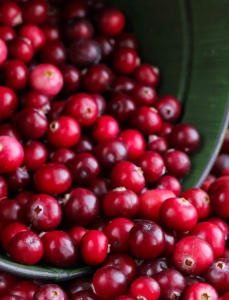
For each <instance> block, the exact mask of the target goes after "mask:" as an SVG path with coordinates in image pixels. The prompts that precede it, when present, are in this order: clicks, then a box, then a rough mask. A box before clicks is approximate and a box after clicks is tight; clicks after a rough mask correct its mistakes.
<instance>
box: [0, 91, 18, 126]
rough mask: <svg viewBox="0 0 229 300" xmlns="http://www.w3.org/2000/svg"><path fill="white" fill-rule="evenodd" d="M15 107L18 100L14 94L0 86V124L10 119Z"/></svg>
mask: <svg viewBox="0 0 229 300" xmlns="http://www.w3.org/2000/svg"><path fill="white" fill-rule="evenodd" d="M17 106H18V98H17V95H16V94H15V92H14V91H13V90H12V89H10V88H8V87H6V86H0V122H1V121H3V120H6V119H8V118H9V117H11V116H12V115H13V113H14V112H15V110H16V109H17Z"/></svg>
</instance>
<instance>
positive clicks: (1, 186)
mask: <svg viewBox="0 0 229 300" xmlns="http://www.w3.org/2000/svg"><path fill="white" fill-rule="evenodd" d="M7 195H8V187H7V184H6V181H5V179H4V178H3V177H2V176H0V201H1V199H3V198H7Z"/></svg>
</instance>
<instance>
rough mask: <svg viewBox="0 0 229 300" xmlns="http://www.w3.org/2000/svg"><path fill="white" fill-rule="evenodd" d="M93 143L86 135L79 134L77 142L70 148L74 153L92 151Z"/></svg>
mask: <svg viewBox="0 0 229 300" xmlns="http://www.w3.org/2000/svg"><path fill="white" fill-rule="evenodd" d="M93 149H94V144H93V142H92V140H91V139H90V138H89V137H88V136H87V135H81V137H80V139H79V141H78V143H77V144H76V145H75V146H74V147H73V148H72V150H73V151H74V153H75V154H80V153H84V152H88V153H92V151H93Z"/></svg>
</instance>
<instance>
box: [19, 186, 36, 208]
mask: <svg viewBox="0 0 229 300" xmlns="http://www.w3.org/2000/svg"><path fill="white" fill-rule="evenodd" d="M34 194H35V193H34V191H30V190H24V191H21V192H19V193H18V194H17V195H16V196H15V199H16V200H17V203H18V204H19V205H20V206H21V207H23V208H24V205H25V204H26V203H27V201H29V199H30V198H31V197H32V196H33V195H34Z"/></svg>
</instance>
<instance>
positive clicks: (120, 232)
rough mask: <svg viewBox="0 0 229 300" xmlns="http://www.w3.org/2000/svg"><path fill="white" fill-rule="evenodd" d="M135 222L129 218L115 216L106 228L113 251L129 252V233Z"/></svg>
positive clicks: (111, 250) (105, 231)
mask: <svg viewBox="0 0 229 300" xmlns="http://www.w3.org/2000/svg"><path fill="white" fill-rule="evenodd" d="M133 226H134V223H133V222H132V221H131V220H130V219H127V218H115V219H113V220H112V221H110V222H109V223H108V224H107V225H106V226H105V228H104V233H105V234H106V236H107V238H108V241H109V245H110V252H111V253H122V254H124V253H129V252H130V246H129V234H130V230H131V228H132V227H133Z"/></svg>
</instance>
